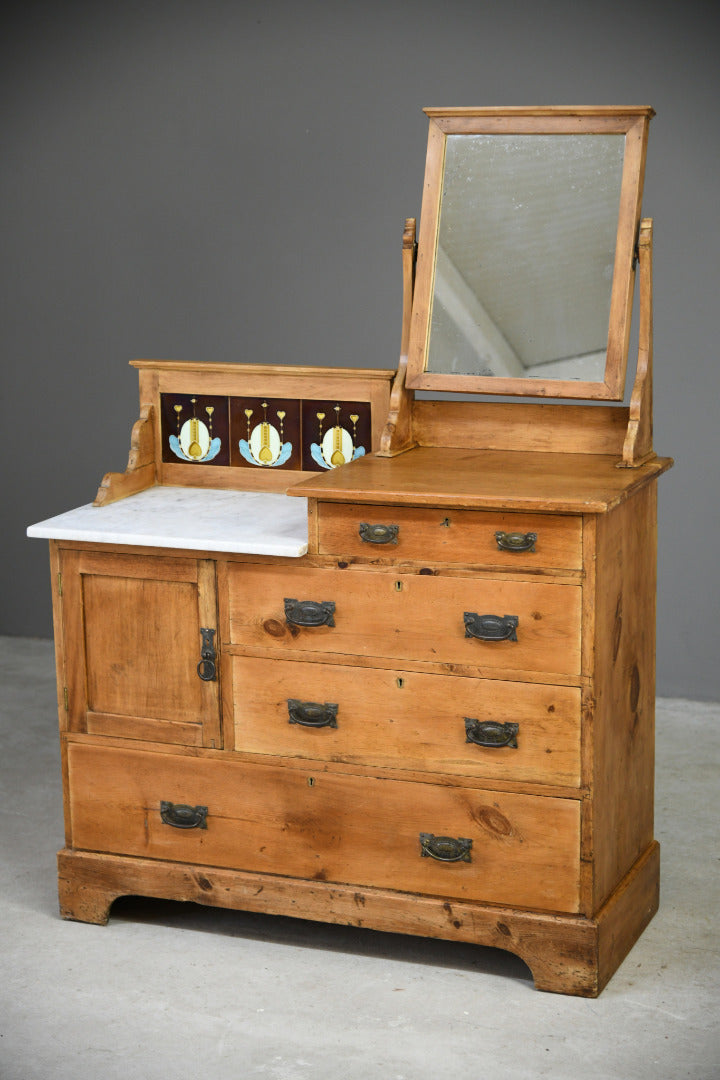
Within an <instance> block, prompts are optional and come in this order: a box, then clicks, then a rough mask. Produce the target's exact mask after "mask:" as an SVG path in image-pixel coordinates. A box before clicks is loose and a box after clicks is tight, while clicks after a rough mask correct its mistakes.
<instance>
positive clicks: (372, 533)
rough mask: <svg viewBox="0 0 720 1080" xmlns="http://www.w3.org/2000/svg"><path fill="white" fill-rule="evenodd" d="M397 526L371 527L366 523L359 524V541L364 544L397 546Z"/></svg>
mask: <svg viewBox="0 0 720 1080" xmlns="http://www.w3.org/2000/svg"><path fill="white" fill-rule="evenodd" d="M399 532H400V526H399V525H371V524H370V523H369V522H367V521H361V522H360V528H359V533H360V539H361V540H362V542H363V543H364V544H397V542H398V533H399Z"/></svg>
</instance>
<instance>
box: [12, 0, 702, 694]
mask: <svg viewBox="0 0 720 1080" xmlns="http://www.w3.org/2000/svg"><path fill="white" fill-rule="evenodd" d="M5 20H6V21H5V26H4V29H3V35H2V36H3V41H2V46H0V47H1V49H2V55H1V56H0V72H1V74H0V81H1V83H2V104H3V118H2V166H1V167H0V207H2V216H3V226H2V249H3V258H2V275H3V280H2V291H1V293H0V297H1V302H2V354H1V355H2V365H3V373H2V380H1V382H0V386H1V388H2V434H3V438H2V440H1V441H0V447H2V451H3V453H2V460H3V469H2V478H3V479H2V485H3V491H2V508H3V518H4V521H3V526H4V527H3V530H2V544H3V559H2V572H3V582H2V604H0V632H1V633H3V634H11V635H20V636H39V637H49V636H50V635H51V632H52V630H51V615H50V602H49V588H48V571H47V551H46V544H45V543H44V542H43V541H39V540H33V541H30V540H27V539H26V538H25V535H24V530H25V527H26V525H27V524H29V523H30V522H33V521H37V520H40V519H42V518H45V517H49V516H50V515H52V514H54V513H59V512H61V511H62V510H66V509H70V508H71V507H73V506H77V505H80V504H82V503H85V502H89V501H91V499H92V498H93V497H94V493H95V490H96V488H97V485H98V483H99V481H100V479H101V477H102V475H103V473H104V472H106V471H107V470H109V469H115V470H122V469H123V468H124V467H125V463H126V461H127V451H128V446H129V435H130V428H131V426H132V423H133V422H134V420H135V419H136V416H137V378H136V374H135V372H134V371H132V370H131V369H130V368H128V366H127V362H128V360H130V359H131V358H134V357H152V358H165V359H170V358H173V359H186V360H203V361H213V360H223V361H225V360H229V361H242V362H282V363H298V364H321V365H336V364H340V365H350V366H369V367H394V366H395V364H396V362H397V354H398V346H399V334H400V312H401V277H400V240H401V234H402V225H403V221H404V218H405V217H406V216H411V215H417V216H419V211H420V198H421V188H422V179H423V170H424V157H425V140H426V130H427V128H426V119H425V117H424V115H423V113H422V111H421V110H422V106H424V105H470V104H472V105H523V104H651V105H653V106H654V107H655V109H656V110H657V113H658V115H657V117H656V118H655V120H654V121H653V123H652V125H651V130H650V149H649V156H648V173H647V181H646V187H645V201H644V213H645V214H648V215H651V216H653V217H654V218H655V221H656V260H655V289H656V293H655V298H656V299H655V303H656V320H655V364H656V375H655V379H656V412H655V445H656V448H657V450H658V452H659V453H662V454H669V455H672V456H675V458H676V462H677V464H676V467H675V469H674V470H673V471H672V472H671V473H669V474H668V475H667V476H665V477H663V479H662V480H661V482H660V526H659V546H660V563H659V568H660V589H659V606H658V690H659V692H660V693H661V694H665V695H672V696H680V697H688V698H698V699H720V662H719V656H720V649H719V648H718V645H719V637H718V619H717V611H718V578H719V575H718V571H717V564H718V553H717V538H718V536H719V535H720V528H719V525H720V522H719V521H718V480H717V460H718V435H717V430H718V427H717V420H718V402H719V398H720V395H719V393H718V391H719V390H720V374H719V372H720V365H719V364H718V357H717V347H716V342H717V336H718V335H717V320H718V313H719V308H720V305H719V304H718V287H717V282H718V244H719V237H718V206H717V201H718V175H720V173H719V169H720V153H719V149H720V148H719V145H718V112H717V107H718V104H719V95H718V85H719V83H718V74H717V58H716V55H715V52H716V45H717V30H718V20H717V15H716V5H715V4H714V3H711V2H707V3H701V2H696V0H686V2H685V3H683V4H673V3H666V4H657V3H656V2H652V3H651V2H642V0H640V2H638V0H635V2H634V3H628V2H627V0H621V2H615V0H612V2H610V3H603V4H592V5H591V4H583V3H579V2H578V0H568V2H564V0H545V2H544V3H537V2H530V0H503V2H502V3H493V2H490V0H486V2H480V0H476V2H464V0H442V2H440V0H438V2H433V3H431V2H428V0H414V2H398V0H395V2H393V0H385V2H382V3H381V2H377V0H363V2H362V3H355V2H352V0H349V2H345V3H342V2H341V0H335V2H325V0H304V2H297V3H291V2H282V0H267V2H265V3H259V2H252V0H251V2H247V3H243V2H241V0H236V2H229V0H197V2H184V0H167V2H163V0H159V2H138V0H124V2H122V3H118V2H112V0H109V2H107V3H104V4H97V3H80V2H72V0H69V2H65V3H37V2H33V0H28V2H25V3H22V4H16V5H13V4H10V6H9V8H8V7H6V14H5Z"/></svg>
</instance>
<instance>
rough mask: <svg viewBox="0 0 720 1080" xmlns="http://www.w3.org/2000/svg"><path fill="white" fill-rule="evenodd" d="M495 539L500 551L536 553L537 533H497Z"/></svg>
mask: <svg viewBox="0 0 720 1080" xmlns="http://www.w3.org/2000/svg"><path fill="white" fill-rule="evenodd" d="M495 539H496V541H497V546H498V548H499V550H500V551H518V552H520V551H534V550H535V541H536V540H537V533H534V532H529V533H519V532H511V533H507V532H496V533H495Z"/></svg>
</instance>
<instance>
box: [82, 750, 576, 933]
mask: <svg viewBox="0 0 720 1080" xmlns="http://www.w3.org/2000/svg"><path fill="white" fill-rule="evenodd" d="M69 775H70V790H71V812H72V835H73V845H74V847H75V848H80V849H86V850H90V851H108V852H111V853H116V854H128V855H138V856H149V857H151V858H158V859H169V860H171V861H178V862H191V863H201V864H205V865H209V866H224V867H230V868H237V869H245V870H252V871H261V872H265V873H278V872H282V873H284V874H286V875H288V876H290V877H298V878H306V879H315V880H320V881H337V882H344V883H353V884H358V885H373V886H376V887H381V888H383V887H385V888H393V889H401V890H403V891H406V892H416V893H420V894H431V895H441V896H447V897H457V898H459V899H475V900H484V901H487V902H491V903H492V902H494V903H501V902H502V903H506V904H510V905H513V904H517V905H520V906H524V907H530V908H535V909H539V910H545V911H548V910H549V911H567V912H577V910H578V875H579V869H578V863H579V830H580V824H579V819H580V810H579V803H578V801H576V800H574V799H557V798H545V797H538V796H533V795H515V794H507V793H504V792H497V791H486V790H482V789H479V788H478V789H473V788H466V787H462V788H453V787H449V786H443V787H440V786H435V785H432V784H417V783H409V782H404V781H397V780H381V779H377V778H376V777H368V776H349V775H343V774H342V773H325V772H322V771H321V770H320V771H318V773H317V775H314V774H310V775H309V774H308V772H307V771H305V770H303V769H290V768H279V767H274V766H270V765H267V766H266V765H249V764H240V763H238V764H234V763H229V762H226V761H221V760H217V759H213V760H208V759H205V760H203V759H191V758H184V757H177V756H172V757H171V756H164V755H162V754H148V753H143V752H142V751H131V750H128V751H119V750H115V749H108V748H103V747H99V746H92V745H79V744H74V745H71V746H70V747H69ZM161 801H168V802H172V803H175V804H182V805H185V806H191V807H196V806H204V807H207V819H206V828H193V829H179V828H174V827H173V826H172V825H168V824H165V823H164V822H163V820H162V817H161V813H160V803H161ZM420 833H432V834H434V835H436V836H442V837H447V836H450V837H453V838H458V839H459V838H463V839H470V840H472V849H471V857H470V861H467V862H466V861H457V862H438V861H437V860H436V859H434V858H431V857H425V856H423V854H422V851H421V847H420Z"/></svg>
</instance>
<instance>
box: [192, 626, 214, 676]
mask: <svg viewBox="0 0 720 1080" xmlns="http://www.w3.org/2000/svg"><path fill="white" fill-rule="evenodd" d="M200 633H201V634H202V645H201V647H200V663H199V664H198V666H197V673H198V675H199V676H200V678H201V679H202V681H203V682H214V681H215V679H217V672H216V669H215V661H216V659H217V653H216V652H215V644H214V641H215V631H214V630H209V629H207V628H206V627H204V626H201V627H200Z"/></svg>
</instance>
